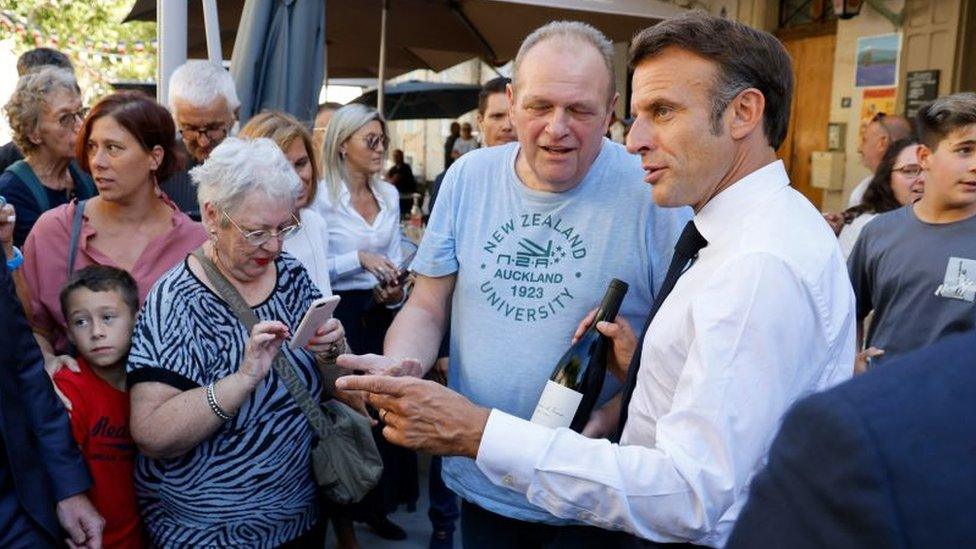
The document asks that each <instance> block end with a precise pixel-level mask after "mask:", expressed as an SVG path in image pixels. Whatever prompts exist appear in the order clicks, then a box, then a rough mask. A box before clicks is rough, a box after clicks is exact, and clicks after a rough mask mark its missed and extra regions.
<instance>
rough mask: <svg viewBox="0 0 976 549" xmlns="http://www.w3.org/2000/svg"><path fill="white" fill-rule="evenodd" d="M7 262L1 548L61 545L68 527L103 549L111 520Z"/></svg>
mask: <svg viewBox="0 0 976 549" xmlns="http://www.w3.org/2000/svg"><path fill="white" fill-rule="evenodd" d="M4 247H5V246H4ZM4 247H0V250H2V249H3V248H4ZM7 257H8V256H7V253H6V251H3V252H0V547H30V548H34V547H56V546H60V545H61V544H62V543H63V540H64V533H63V532H62V530H61V528H64V530H65V531H67V533H68V537H70V538H71V539H72V541H74V542H75V543H76V544H77V545H80V546H83V547H100V546H101V538H102V527H103V525H104V521H103V520H102V517H101V516H99V514H98V512H97V511H96V510H95V508H94V507H93V506H92V504H91V503H90V502H89V501H88V498H87V496H85V491H86V490H88V488H89V487H90V486H91V479H90V477H89V476H88V471H87V469H86V468H85V463H84V461H83V460H82V457H81V454H80V453H79V451H78V446H77V445H76V444H75V441H74V439H73V438H72V436H71V426H70V424H69V423H68V416H67V414H66V413H65V411H64V408H63V407H62V406H61V404H60V403H59V402H58V399H57V397H56V396H55V395H54V390H53V388H52V385H51V380H50V379H49V378H48V376H47V374H46V373H45V372H44V361H43V360H42V358H41V351H40V349H38V347H37V343H36V342H35V340H34V336H33V335H32V334H31V330H30V327H29V326H28V324H27V320H26V319H25V318H24V312H23V309H21V306H20V301H19V300H18V299H17V297H16V293H15V292H14V287H13V281H12V279H11V275H10V273H9V272H8V270H7ZM59 524H60V526H59Z"/></svg>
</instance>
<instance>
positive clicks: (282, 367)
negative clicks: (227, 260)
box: [193, 248, 329, 440]
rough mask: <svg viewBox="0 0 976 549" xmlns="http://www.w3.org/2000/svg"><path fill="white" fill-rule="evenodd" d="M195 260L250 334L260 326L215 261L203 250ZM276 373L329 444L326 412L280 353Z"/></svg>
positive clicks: (321, 437) (194, 253)
mask: <svg viewBox="0 0 976 549" xmlns="http://www.w3.org/2000/svg"><path fill="white" fill-rule="evenodd" d="M193 256H194V257H196V258H197V260H198V261H199V262H200V265H201V266H203V270H204V271H205V272H206V273H207V278H208V279H210V282H211V283H212V284H213V285H214V287H215V288H216V289H217V293H218V294H220V297H222V298H223V299H224V301H226V302H227V304H228V305H230V307H231V309H233V311H234V314H236V315H237V318H238V320H240V321H241V323H242V324H244V326H245V327H246V328H247V331H248V333H249V334H250V332H251V330H252V329H253V328H254V325H255V324H257V323H258V316H257V315H256V314H254V310H252V309H251V308H250V307H248V305H247V302H245V301H244V298H243V297H241V294H240V292H238V291H237V289H236V288H234V286H232V285H231V283H230V281H228V280H227V278H225V277H224V275H223V274H222V273H221V272H220V271H219V270H217V266H216V265H214V264H213V261H210V258H208V257H207V256H206V255H204V253H203V248H197V249H196V250H195V251H194V252H193ZM274 370H275V372H276V373H277V374H278V376H279V377H280V378H281V380H282V381H283V382H284V383H285V387H287V388H288V392H289V393H291V396H292V398H294V399H295V402H297V403H298V407H299V408H301V410H302V413H304V414H305V417H306V418H307V419H308V422H309V423H310V424H311V425H312V428H313V429H314V430H315V433H316V434H317V435H318V436H319V440H326V438H327V433H328V431H329V420H328V418H327V417H326V415H325V414H323V413H322V408H321V407H319V405H318V403H317V402H315V399H314V397H312V393H310V392H309V391H308V389H306V388H305V385H304V384H303V383H302V381H301V380H300V379H298V373H297V372H296V371H295V369H294V368H293V367H292V365H291V363H289V362H288V359H287V358H286V357H285V355H284V353H283V352H281V351H280V350H279V351H278V354H277V355H275V358H274Z"/></svg>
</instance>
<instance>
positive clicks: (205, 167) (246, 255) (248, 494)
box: [128, 138, 344, 547]
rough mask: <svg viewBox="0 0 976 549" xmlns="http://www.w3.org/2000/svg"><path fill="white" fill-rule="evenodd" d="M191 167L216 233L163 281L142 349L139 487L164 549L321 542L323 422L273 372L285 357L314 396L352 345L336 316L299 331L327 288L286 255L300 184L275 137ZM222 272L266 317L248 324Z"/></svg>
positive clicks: (137, 356) (137, 402)
mask: <svg viewBox="0 0 976 549" xmlns="http://www.w3.org/2000/svg"><path fill="white" fill-rule="evenodd" d="M190 175H191V176H192V177H193V179H194V181H195V182H196V184H197V185H198V197H199V200H200V204H201V205H202V209H203V223H204V225H205V226H206V228H207V231H208V233H209V235H210V239H209V241H207V242H205V243H204V245H203V246H202V248H201V249H200V250H198V251H197V252H195V253H194V254H193V255H191V256H189V257H187V259H186V261H184V262H183V263H181V264H179V265H177V266H176V267H175V268H173V269H172V270H171V271H170V272H169V273H167V274H166V275H165V276H163V278H161V279H160V280H159V282H158V283H157V284H156V285H155V286H154V287H153V289H152V291H151V292H150V295H149V297H148V298H147V299H146V304H145V306H144V308H143V310H142V312H141V313H140V315H139V320H138V322H137V325H136V328H135V333H134V335H133V341H132V350H131V351H130V354H129V364H128V383H129V384H130V386H131V387H132V389H131V405H132V421H131V429H132V438H133V440H135V442H136V444H137V445H138V446H139V449H140V451H141V454H142V455H141V456H140V458H139V461H138V463H137V465H136V491H137V495H138V496H139V500H140V501H139V503H140V507H141V510H142V516H143V518H144V519H145V522H146V527H147V529H148V531H149V533H150V536H151V537H152V540H153V543H154V544H155V545H156V546H159V547H199V546H242V547H279V546H283V545H288V546H295V547H305V546H309V547H312V546H317V547H321V546H322V545H323V541H324V524H321V523H319V520H318V518H319V510H318V503H317V501H316V490H317V486H316V483H315V480H314V479H313V477H312V468H311V465H310V461H309V450H310V447H311V443H312V436H313V430H312V428H311V426H310V424H309V422H308V420H307V419H306V417H305V415H304V414H303V413H302V411H301V409H300V408H299V406H298V404H297V402H296V401H295V399H294V398H293V397H292V396H291V394H290V393H289V391H288V389H287V387H286V386H285V384H284V382H283V380H282V379H281V377H280V376H279V375H278V373H277V372H276V371H274V370H273V369H272V363H273V361H274V358H275V356H276V355H277V354H278V353H279V352H280V353H282V354H283V356H284V357H285V358H286V359H287V362H288V363H289V364H290V366H291V367H292V368H294V369H295V371H296V372H297V374H298V379H299V380H300V381H301V382H302V383H303V384H304V385H305V386H306V387H307V388H308V390H309V392H310V393H311V394H312V396H313V398H315V399H318V398H320V396H321V394H322V387H323V382H322V375H323V374H324V366H325V364H326V362H331V360H333V359H334V357H335V355H336V354H338V352H339V351H340V350H341V349H342V348H343V345H344V344H343V329H342V325H341V324H340V323H339V322H338V321H337V320H335V319H330V320H329V321H327V322H326V323H325V324H323V325H322V326H320V327H319V328H318V330H317V331H316V333H315V336H314V337H313V338H312V339H311V341H310V342H309V343H308V344H307V345H306V346H305V347H300V348H291V346H290V345H282V343H284V342H285V341H286V340H288V339H290V337H291V332H290V328H289V327H297V326H298V324H299V322H300V320H301V317H302V315H303V314H304V312H305V311H306V310H307V309H308V308H309V305H310V304H311V303H312V302H313V301H314V300H316V299H318V298H319V297H320V296H321V294H320V293H319V290H318V288H317V287H316V286H315V284H314V283H313V282H312V280H311V279H310V278H309V276H308V274H307V273H306V271H305V269H304V268H303V267H302V266H301V264H300V263H298V261H296V260H295V259H294V258H292V257H291V256H289V255H287V254H282V253H281V243H282V241H283V240H284V239H286V238H288V237H289V236H292V235H293V234H295V232H296V231H298V230H299V227H300V225H299V222H298V220H297V219H296V218H295V215H294V213H293V212H294V210H295V199H296V198H297V196H298V193H299V187H300V183H299V179H298V175H297V174H296V173H295V170H294V169H293V168H292V166H291V164H290V163H289V162H288V161H287V159H286V158H285V156H284V155H283V154H282V152H281V150H280V149H279V148H278V146H277V145H275V143H274V142H273V141H271V140H269V139H254V140H239V139H235V138H228V139H226V140H225V141H224V142H223V143H221V144H220V145H219V146H218V147H217V148H216V149H214V150H213V152H212V153H211V155H210V157H209V158H208V159H207V161H206V162H204V163H203V164H202V165H201V166H198V167H197V168H194V169H193V170H191V172H190ZM211 266H213V267H214V268H215V269H216V272H217V273H219V274H220V275H221V276H222V277H223V278H225V279H226V280H227V281H228V282H229V283H230V286H231V287H232V288H233V289H234V290H236V291H237V292H238V293H239V294H240V295H241V297H242V298H243V300H244V301H245V302H246V304H247V306H249V307H250V308H251V310H253V312H254V313H255V314H256V315H257V317H258V320H259V321H258V322H257V324H255V325H254V327H253V329H251V330H248V329H247V328H246V326H245V324H244V323H243V322H242V321H241V320H240V319H239V318H238V316H237V314H236V313H235V309H234V308H233V307H232V306H231V305H230V304H228V303H227V302H226V301H224V299H223V298H222V297H220V296H221V292H220V290H219V289H218V286H217V285H215V284H214V282H213V278H211V277H210V276H208V273H207V269H208V268H210V267H211Z"/></svg>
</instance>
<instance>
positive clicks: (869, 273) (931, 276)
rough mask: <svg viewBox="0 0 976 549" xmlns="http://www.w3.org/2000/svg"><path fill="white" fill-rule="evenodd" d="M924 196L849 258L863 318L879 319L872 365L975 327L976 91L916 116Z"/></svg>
mask: <svg viewBox="0 0 976 549" xmlns="http://www.w3.org/2000/svg"><path fill="white" fill-rule="evenodd" d="M916 125H917V126H918V131H919V138H920V140H921V145H920V146H919V148H918V163H919V165H920V166H921V167H922V170H923V173H924V176H925V193H924V194H923V195H922V198H920V199H919V200H918V202H915V203H914V204H909V205H907V206H905V207H903V208H899V209H897V210H893V211H890V212H887V213H884V214H881V215H879V216H878V217H876V218H875V219H873V220H871V222H870V223H868V224H867V225H866V226H865V227H864V229H863V230H862V231H861V235H860V236H859V237H858V240H857V244H855V245H854V250H853V251H852V252H851V256H850V258H849V259H848V270H849V271H850V276H851V283H852V284H853V286H854V294H855V296H856V297H857V319H858V321H859V322H863V321H864V319H865V318H866V317H867V316H868V314H869V313H870V312H871V311H874V318H873V320H872V321H871V326H870V329H869V331H868V334H867V341H866V346H867V347H876V348H877V349H881V350H883V351H884V354H883V356H877V357H874V358H873V359H872V364H877V363H879V362H880V361H882V360H890V359H891V357H892V356H897V355H900V354H903V353H906V352H908V351H912V350H914V349H919V348H921V347H926V346H928V345H930V344H932V343H934V342H935V341H936V340H939V339H941V338H942V337H944V336H946V335H948V334H950V333H955V332H967V331H973V330H976V316H974V314H973V304H974V302H976V94H973V93H960V94H956V95H951V96H948V97H943V98H940V99H937V100H935V101H934V102H932V103H930V104H928V105H926V106H925V107H923V108H922V109H921V110H920V111H919V113H918V116H917V118H916Z"/></svg>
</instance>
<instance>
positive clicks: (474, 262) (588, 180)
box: [340, 22, 691, 549]
mask: <svg viewBox="0 0 976 549" xmlns="http://www.w3.org/2000/svg"><path fill="white" fill-rule="evenodd" d="M612 75H613V66H612V47H611V44H610V42H609V41H607V39H606V38H605V37H604V36H603V35H602V34H600V33H599V31H597V30H596V29H593V28H592V27H589V26H587V25H583V24H580V23H565V22H562V23H553V24H550V25H547V26H545V27H542V28H541V29H539V30H537V31H536V32H534V33H533V34H532V35H530V36H529V37H528V38H526V40H525V42H524V43H523V44H522V47H521V49H520V51H519V54H518V56H517V57H516V60H515V69H514V78H513V83H512V85H510V86H509V89H508V94H509V97H510V99H511V102H512V111H511V112H512V123H513V125H514V126H515V130H516V134H517V135H518V139H519V142H518V143H511V144H508V145H504V146H497V147H491V148H486V149H479V150H476V151H473V152H471V153H469V154H466V155H464V156H463V157H462V158H460V159H458V161H457V162H455V163H454V165H452V166H451V168H450V170H448V172H447V175H446V176H445V178H444V182H443V186H442V188H441V191H440V198H439V199H438V201H437V205H436V207H435V209H434V211H433V212H432V215H431V219H430V224H429V225H428V227H427V231H426V233H425V235H424V240H423V242H422V243H421V246H420V250H419V252H418V254H417V257H416V259H415V260H414V263H413V265H412V269H413V270H414V271H416V272H417V273H418V275H419V276H418V279H417V283H416V286H415V288H414V291H413V293H412V295H411V297H410V300H409V301H408V302H407V304H406V305H405V306H404V308H403V310H402V312H401V313H400V314H399V315H398V316H397V319H396V321H395V322H394V323H393V326H392V327H391V328H390V330H389V332H388V333H387V338H386V345H385V356H383V357H378V356H364V357H352V356H344V357H342V358H340V365H342V366H345V367H347V368H355V369H361V370H367V371H370V372H380V371H385V370H387V369H389V368H393V367H398V368H400V369H401V370H405V371H406V373H408V374H412V375H418V376H419V375H423V373H424V372H426V371H427V370H428V369H429V368H430V367H431V365H432V364H433V362H434V359H435V358H436V353H437V348H438V344H439V343H440V340H441V336H442V335H443V334H444V332H445V330H446V328H447V326H448V322H450V327H451V341H450V357H451V364H450V374H449V386H450V387H451V388H452V389H454V390H455V391H457V392H458V393H460V394H462V395H464V396H465V397H467V398H468V399H470V400H471V401H473V402H474V403H475V404H478V405H481V406H485V407H490V408H497V409H499V410H502V411H504V412H507V413H510V414H513V415H516V416H518V417H522V418H529V417H530V416H531V415H532V412H533V410H534V408H535V406H536V403H537V402H538V400H539V396H540V394H541V393H542V389H543V387H544V386H545V383H546V380H547V379H548V377H549V374H550V373H551V371H552V368H553V367H554V366H555V364H556V362H557V361H558V360H559V357H560V356H561V355H562V354H563V353H564V352H565V350H566V349H567V348H568V347H569V345H570V340H571V337H572V335H573V332H574V330H575V328H576V327H577V325H578V324H579V322H580V320H582V318H583V317H584V316H585V315H586V314H587V312H588V311H590V310H591V309H593V308H594V307H596V306H597V305H598V303H599V301H600V299H601V297H602V296H603V294H604V292H605V291H606V289H607V285H608V284H609V282H610V280H611V279H613V278H619V279H621V280H624V281H625V282H627V283H628V284H629V285H630V291H629V292H628V294H627V297H626V299H625V300H624V303H623V305H622V307H621V311H620V314H621V315H622V316H623V317H624V318H625V319H626V320H628V321H629V322H630V324H631V325H633V324H634V323H637V324H638V326H639V325H640V323H641V322H642V321H643V319H644V318H645V316H646V315H647V312H648V311H649V310H650V308H651V304H652V302H653V296H654V292H655V291H656V290H657V289H658V288H659V287H660V285H661V282H662V281H663V279H664V276H665V274H666V270H667V266H668V264H669V262H670V260H671V254H672V251H673V247H674V243H675V242H676V240H677V238H678V235H679V234H680V232H681V230H682V229H683V228H684V225H685V223H686V222H687V221H688V220H689V219H690V218H691V211H690V210H689V209H686V208H681V209H661V208H657V207H656V206H654V204H653V201H652V198H651V190H650V187H649V186H648V185H646V184H645V183H644V182H643V175H644V174H643V171H642V169H641V165H640V159H639V158H638V157H636V156H632V155H630V154H628V153H627V151H626V150H625V149H624V147H622V146H621V145H619V144H615V143H613V142H611V141H610V140H607V139H605V138H604V137H603V135H604V133H605V132H606V129H607V125H608V123H609V121H610V115H611V112H612V110H613V106H614V104H615V103H616V101H617V98H618V95H617V93H616V91H615V89H614V85H613V82H614V80H613V78H612ZM411 358H412V359H416V360H409V359H411ZM619 388H620V383H619V382H617V381H616V380H615V379H613V378H610V382H609V383H607V384H605V391H604V400H606V399H608V398H609V397H610V396H611V395H612V393H614V392H616V391H617V390H619ZM443 475H444V480H445V481H446V482H447V485H448V486H449V487H450V488H451V489H453V490H454V491H455V492H457V493H458V495H460V496H461V497H462V498H463V499H464V505H463V507H462V515H461V521H462V535H463V541H464V546H465V547H466V548H468V549H471V548H477V547H499V546H508V545H511V544H514V541H515V540H520V541H521V542H525V541H527V540H537V543H538V544H539V545H540V546H541V545H544V544H545V543H547V542H548V541H550V540H551V539H553V537H554V536H555V533H556V528H555V527H554V525H562V524H566V521H564V520H562V519H557V518H556V517H554V516H552V515H551V514H549V513H548V512H546V511H545V510H543V509H541V508H539V507H537V506H535V505H533V504H531V503H529V502H528V501H527V500H526V498H525V496H524V495H522V494H519V493H516V492H514V491H511V490H507V489H505V488H501V487H498V486H496V485H494V484H493V483H492V482H491V481H490V480H488V479H487V477H485V476H484V475H483V474H482V473H481V471H480V470H479V469H478V467H477V465H476V464H475V462H474V461H473V460H471V459H467V458H459V457H452V458H445V461H444V468H443ZM510 542H511V543H510ZM529 543H534V542H531V541H530V542H529Z"/></svg>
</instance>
